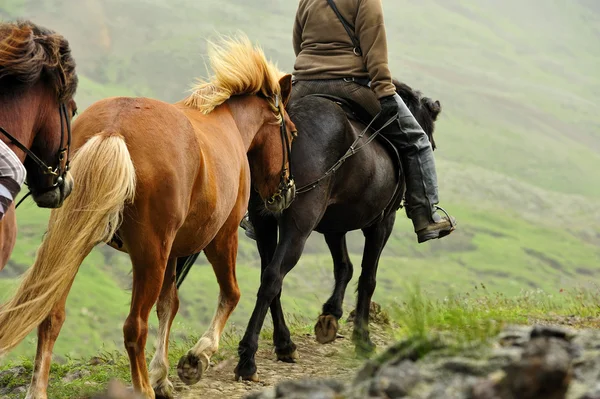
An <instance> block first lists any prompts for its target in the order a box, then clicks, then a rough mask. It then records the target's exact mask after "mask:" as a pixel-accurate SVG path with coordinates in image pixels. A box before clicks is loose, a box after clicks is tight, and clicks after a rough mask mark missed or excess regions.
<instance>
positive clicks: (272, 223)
mask: <svg viewBox="0 0 600 399" xmlns="http://www.w3.org/2000/svg"><path fill="white" fill-rule="evenodd" d="M261 205H262V204H261ZM253 216H256V218H258V220H255V219H254V218H253ZM250 219H251V222H252V224H253V225H254V226H255V227H254V230H255V233H256V244H257V246H258V252H259V254H260V274H261V277H262V275H263V273H264V271H265V269H266V268H267V266H268V265H269V263H270V262H271V260H272V259H273V256H274V254H275V249H276V248H277V219H276V218H275V217H273V216H271V215H261V216H258V215H254V214H253V213H250ZM270 309H271V318H272V319H273V346H275V354H276V355H277V360H279V361H282V362H286V363H295V362H296V360H297V358H298V354H297V352H296V344H294V342H293V341H292V338H291V334H290V330H289V329H288V327H287V325H286V324H285V318H284V316H283V309H282V307H281V291H279V293H278V294H277V296H275V298H274V299H273V302H271V306H270Z"/></svg>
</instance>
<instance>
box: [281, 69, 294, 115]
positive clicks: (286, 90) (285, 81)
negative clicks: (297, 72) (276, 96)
mask: <svg viewBox="0 0 600 399" xmlns="http://www.w3.org/2000/svg"><path fill="white" fill-rule="evenodd" d="M279 87H281V100H282V101H283V106H284V107H285V106H287V103H288V101H290V97H291V96H292V75H290V74H289V73H288V74H287V75H285V76H284V77H282V78H281V79H279Z"/></svg>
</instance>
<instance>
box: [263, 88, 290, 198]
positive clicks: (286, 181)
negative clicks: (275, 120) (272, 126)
mask: <svg viewBox="0 0 600 399" xmlns="http://www.w3.org/2000/svg"><path fill="white" fill-rule="evenodd" d="M275 108H277V110H278V111H279V114H280V115H281V122H280V124H279V132H280V134H281V146H282V149H283V161H282V164H281V176H280V178H279V186H278V187H277V191H275V194H273V195H272V196H271V197H270V198H269V199H268V200H267V203H269V204H274V203H275V202H276V201H277V200H279V199H281V198H285V197H286V196H287V195H288V193H289V191H292V196H291V197H292V198H291V201H290V204H291V203H292V202H293V201H294V198H295V197H296V183H295V182H294V175H293V174H292V159H291V153H292V141H291V140H290V138H289V137H288V134H287V127H286V126H285V117H284V115H285V114H284V112H283V103H282V101H281V98H280V96H279V95H277V96H275ZM286 162H287V164H288V165H289V169H288V167H286V165H285V164H286ZM288 206H289V204H288Z"/></svg>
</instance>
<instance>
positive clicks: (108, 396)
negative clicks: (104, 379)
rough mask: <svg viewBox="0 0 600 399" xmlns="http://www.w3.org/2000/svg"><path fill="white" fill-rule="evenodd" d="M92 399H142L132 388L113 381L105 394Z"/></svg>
mask: <svg viewBox="0 0 600 399" xmlns="http://www.w3.org/2000/svg"><path fill="white" fill-rule="evenodd" d="M90 399H142V398H141V396H140V395H137V394H135V393H134V392H133V390H132V389H131V388H128V387H127V386H125V385H124V384H123V383H122V382H120V381H117V380H114V379H113V380H111V381H110V382H109V383H108V387H107V389H106V391H105V392H103V393H101V394H98V395H95V396H92V397H91V398H90Z"/></svg>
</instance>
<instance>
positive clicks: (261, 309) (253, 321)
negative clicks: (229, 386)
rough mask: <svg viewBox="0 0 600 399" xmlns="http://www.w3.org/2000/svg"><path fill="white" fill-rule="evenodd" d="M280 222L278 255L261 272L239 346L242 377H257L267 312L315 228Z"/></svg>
mask: <svg viewBox="0 0 600 399" xmlns="http://www.w3.org/2000/svg"><path fill="white" fill-rule="evenodd" d="M281 226H282V227H281V238H280V240H279V243H278V245H277V249H276V250H275V255H274V257H273V260H272V261H271V262H270V263H269V265H268V266H267V267H266V268H265V270H264V271H263V273H262V276H261V283H260V288H259V290H258V295H257V300H256V305H255V307H254V311H253V312H252V316H251V317H250V321H249V322H248V326H247V328H246V333H245V334H244V337H243V338H242V340H241V341H240V344H239V347H238V355H239V357H240V358H239V362H238V365H237V367H236V368H235V375H236V380H237V379H239V378H240V377H241V378H242V379H244V380H251V381H258V376H257V374H256V362H255V359H254V356H255V355H256V351H257V350H258V337H259V334H260V330H261V329H262V326H263V323H264V320H265V316H266V315H267V311H268V309H269V307H271V304H272V303H273V301H274V300H275V298H276V297H277V296H278V295H280V294H281V287H282V285H283V278H284V277H285V275H286V274H287V273H288V272H289V271H290V270H291V269H292V268H293V267H294V266H295V265H296V263H297V262H298V260H299V259H300V255H302V250H303V249H304V244H305V243H306V239H307V238H308V236H309V235H310V232H311V231H312V227H311V228H307V229H302V230H303V231H300V230H298V229H297V228H296V224H295V223H294V221H292V220H289V219H288V220H287V223H286V222H285V221H284V222H283V223H282V224H281ZM279 309H281V305H279ZM277 322H278V323H283V324H284V323H285V321H284V320H283V319H281V320H277ZM286 330H287V328H286ZM288 334H289V331H288Z"/></svg>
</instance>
